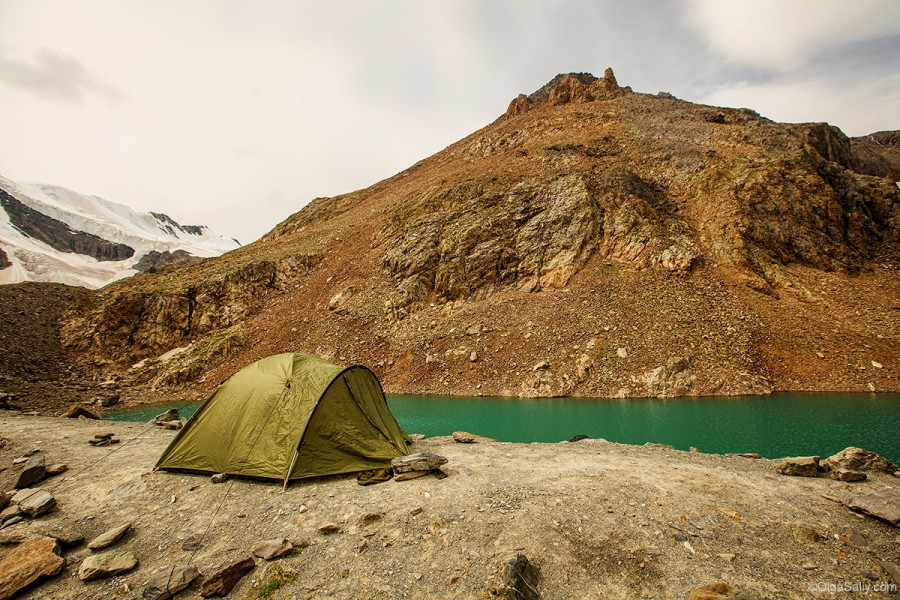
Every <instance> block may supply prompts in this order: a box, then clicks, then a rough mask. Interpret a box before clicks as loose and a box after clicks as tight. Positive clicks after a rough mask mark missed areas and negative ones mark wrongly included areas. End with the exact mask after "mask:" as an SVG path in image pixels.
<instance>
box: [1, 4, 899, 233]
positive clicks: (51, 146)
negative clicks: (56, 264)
mask: <svg viewBox="0 0 900 600" xmlns="http://www.w3.org/2000/svg"><path fill="white" fill-rule="evenodd" d="M898 64H900V2H896V1H895V0H868V1H865V0H855V1H854V2H846V1H844V0H793V1H791V2H783V1H776V0H747V1H729V2H723V1H721V0H670V1H661V2H655V1H650V0H638V1H633V2H620V1H618V0H605V1H588V0H584V1H578V0H570V1H567V0H551V1H545V2H536V1H531V2H529V1H526V0H508V1H499V0H498V1H490V0H481V1H474V0H472V1H456V2H443V3H435V2H421V1H413V0H367V1H363V0H360V1H358V2H351V1H349V0H343V1H336V2H328V3H325V2H313V1H300V0H267V1H266V2H254V1H252V0H227V1H226V0H191V1H189V2H185V1H183V0H181V1H179V0H80V1H79V2H71V1H69V0H29V1H28V2H20V1H18V0H0V106H2V110H0V139H2V140H3V141H2V143H0V175H3V176H6V177H9V178H12V179H17V180H25V181H42V182H47V183H55V184H59V185H64V186H67V187H70V188H73V189H75V190H77V191H80V192H84V193H92V194H97V195H101V196H104V197H106V198H108V199H110V200H114V201H118V202H123V203H125V204H129V205H131V206H133V207H134V208H137V209H140V210H155V211H162V212H166V213H168V214H170V215H171V216H172V217H173V218H175V219H176V220H177V221H179V222H181V223H187V224H206V225H209V226H211V227H213V228H214V229H216V230H218V231H220V232H221V233H224V234H227V235H233V236H236V237H238V238H239V239H240V240H241V241H242V242H249V241H252V240H253V239H255V238H257V237H258V236H259V235H261V234H263V233H265V232H266V231H268V230H269V229H271V228H272V227H273V226H274V225H275V224H276V223H277V222H279V221H280V220H282V219H284V218H286V217H287V216H288V215H290V214H291V213H293V212H295V211H297V210H299V209H300V208H301V207H302V206H303V205H305V204H306V203H307V202H308V201H309V200H311V199H312V198H314V197H316V196H330V195H335V194H339V193H344V192H349V191H352V190H355V189H358V188H361V187H365V186H368V185H371V184H372V183H374V182H376V181H378V180H380V179H383V178H385V177H389V176H390V175H392V174H394V173H396V172H397V171H400V170H402V169H404V168H406V167H408V166H409V165H411V164H412V163H414V162H416V161H418V160H419V159H421V158H424V157H425V156H428V155H430V154H433V153H434V152H437V151H439V150H440V149H442V148H443V147H445V146H446V145H448V144H450V143H452V142H454V141H456V140H457V139H459V138H461V137H463V136H465V135H467V134H469V133H471V132H472V131H474V130H476V129H479V128H481V127H483V126H484V125H486V124H488V123H489V122H491V121H492V120H494V119H495V118H496V117H497V116H498V115H500V114H501V113H502V112H503V111H504V110H505V108H506V105H507V104H508V103H509V100H510V99H512V98H513V97H514V96H515V95H516V94H518V93H520V92H525V93H530V92H532V91H534V90H535V89H537V88H538V87H540V86H541V85H543V84H544V83H546V82H547V81H548V80H549V79H551V78H552V77H553V76H554V75H556V74H557V73H561V72H569V71H590V72H593V73H595V74H598V75H599V74H601V73H602V72H603V70H604V69H605V68H606V67H608V66H612V67H613V68H614V69H615V71H616V75H617V77H618V80H619V82H620V84H622V85H630V86H632V87H633V88H634V89H635V90H636V91H641V92H651V93H655V92H658V91H661V90H665V91H669V92H671V93H673V94H675V95H676V96H678V97H681V98H684V99H687V100H691V101H696V102H704V103H713V104H719V105H730V106H749V107H751V108H753V109H755V110H757V111H759V112H760V113H762V114H764V115H765V116H768V117H770V118H773V119H777V120H790V121H828V122H831V123H832V124H835V125H838V126H839V127H841V128H842V129H843V130H844V131H845V132H846V133H847V134H849V135H862V134H865V133H870V132H872V131H877V130H883V129H898V128H900V78H898V75H897V73H896V71H897V68H896V65H898Z"/></svg>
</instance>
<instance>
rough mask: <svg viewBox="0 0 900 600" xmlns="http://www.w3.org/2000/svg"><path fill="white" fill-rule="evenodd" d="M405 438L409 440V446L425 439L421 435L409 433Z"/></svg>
mask: <svg viewBox="0 0 900 600" xmlns="http://www.w3.org/2000/svg"><path fill="white" fill-rule="evenodd" d="M406 437H407V438H409V443H410V444H415V443H416V442H421V441H422V440H424V439H425V436H424V435H422V434H421V433H410V434H409V435H407V436H406Z"/></svg>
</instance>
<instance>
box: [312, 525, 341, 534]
mask: <svg viewBox="0 0 900 600" xmlns="http://www.w3.org/2000/svg"><path fill="white" fill-rule="evenodd" d="M340 530H341V526H340V525H338V524H336V523H325V524H324V525H320V526H319V528H318V529H317V531H318V532H319V533H321V534H322V535H331V534H333V533H337V532H338V531H340Z"/></svg>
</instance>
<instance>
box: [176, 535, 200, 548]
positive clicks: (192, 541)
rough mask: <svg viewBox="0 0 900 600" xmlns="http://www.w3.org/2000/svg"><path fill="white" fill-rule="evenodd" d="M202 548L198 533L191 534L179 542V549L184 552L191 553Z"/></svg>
mask: <svg viewBox="0 0 900 600" xmlns="http://www.w3.org/2000/svg"><path fill="white" fill-rule="evenodd" d="M202 547H203V536H202V535H200V534H199V533H195V534H191V535H189V536H187V537H186V538H184V539H183V540H181V549H182V550H184V551H185V552H193V551H194V550H199V549H200V548H202Z"/></svg>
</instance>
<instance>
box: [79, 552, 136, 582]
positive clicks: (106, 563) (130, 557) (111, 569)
mask: <svg viewBox="0 0 900 600" xmlns="http://www.w3.org/2000/svg"><path fill="white" fill-rule="evenodd" d="M137 565H138V559H137V556H135V554H134V552H132V551H130V550H112V551H110V552H103V553H101V554H92V555H90V556H88V557H87V558H86V559H84V561H83V562H82V563H81V567H80V568H79V569H78V578H79V579H81V580H82V581H93V580H95V579H105V578H107V577H115V576H116V575H121V574H122V573H127V572H129V571H131V570H132V569H134V568H135V567H136V566H137Z"/></svg>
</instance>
